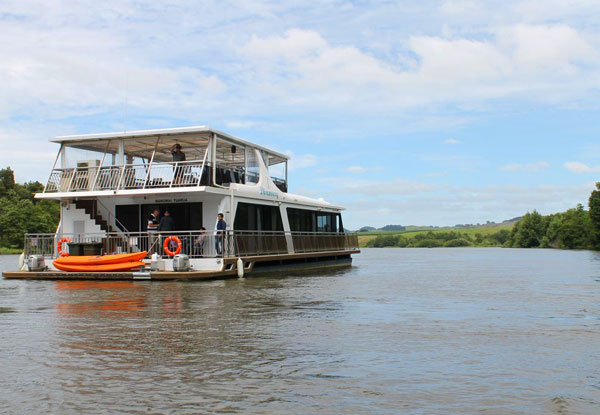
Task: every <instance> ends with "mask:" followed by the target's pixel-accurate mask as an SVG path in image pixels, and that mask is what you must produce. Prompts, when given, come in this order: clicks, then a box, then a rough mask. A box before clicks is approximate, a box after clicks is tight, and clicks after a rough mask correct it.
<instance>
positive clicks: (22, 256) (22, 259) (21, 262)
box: [19, 252, 26, 271]
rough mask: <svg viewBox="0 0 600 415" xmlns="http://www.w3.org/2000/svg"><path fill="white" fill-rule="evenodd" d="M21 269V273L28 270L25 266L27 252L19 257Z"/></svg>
mask: <svg viewBox="0 0 600 415" xmlns="http://www.w3.org/2000/svg"><path fill="white" fill-rule="evenodd" d="M19 269H20V270H21V271H25V269H26V265H25V252H21V255H19Z"/></svg>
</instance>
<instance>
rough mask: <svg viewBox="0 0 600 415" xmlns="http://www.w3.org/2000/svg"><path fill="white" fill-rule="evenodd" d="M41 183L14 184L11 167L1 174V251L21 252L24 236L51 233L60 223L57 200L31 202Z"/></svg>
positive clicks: (40, 190)
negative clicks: (16, 250)
mask: <svg viewBox="0 0 600 415" xmlns="http://www.w3.org/2000/svg"><path fill="white" fill-rule="evenodd" d="M43 190H44V185H43V184H42V183H40V182H37V181H36V182H27V183H24V184H19V183H15V174H14V171H13V170H11V168H10V167H7V168H5V169H1V170H0V251H2V252H10V251H11V250H13V249H19V250H20V249H23V242H24V235H25V233H53V232H55V231H56V227H57V226H58V221H59V220H60V205H59V203H58V201H56V200H48V199H34V197H33V196H34V194H35V193H39V192H42V191H43Z"/></svg>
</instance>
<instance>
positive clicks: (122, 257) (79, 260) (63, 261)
mask: <svg viewBox="0 0 600 415" xmlns="http://www.w3.org/2000/svg"><path fill="white" fill-rule="evenodd" d="M146 253H147V252H146V251H142V252H134V253H132V254H116V255H96V256H87V255H84V256H65V257H60V258H57V259H55V260H54V262H53V264H54V266H56V268H58V266H57V264H59V265H67V266H73V265H85V266H90V265H108V264H117V263H122V262H132V261H140V260H141V259H144V258H145V257H146Z"/></svg>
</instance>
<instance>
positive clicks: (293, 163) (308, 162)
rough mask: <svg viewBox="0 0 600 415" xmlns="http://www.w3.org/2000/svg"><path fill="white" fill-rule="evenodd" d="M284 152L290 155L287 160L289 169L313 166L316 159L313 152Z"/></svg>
mask: <svg viewBox="0 0 600 415" xmlns="http://www.w3.org/2000/svg"><path fill="white" fill-rule="evenodd" d="M286 154H287V155H289V156H290V161H289V162H288V166H289V169H290V170H296V169H305V168H307V167H312V166H315V165H316V164H317V161H318V159H317V156H315V155H314V154H299V155H297V156H295V155H293V153H292V152H291V151H287V152H286Z"/></svg>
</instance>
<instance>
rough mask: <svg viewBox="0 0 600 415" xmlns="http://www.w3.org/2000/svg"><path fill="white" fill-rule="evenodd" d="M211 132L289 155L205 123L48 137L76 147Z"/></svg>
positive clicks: (238, 143)
mask: <svg viewBox="0 0 600 415" xmlns="http://www.w3.org/2000/svg"><path fill="white" fill-rule="evenodd" d="M211 134H215V135H216V136H217V137H218V138H221V139H224V140H226V141H229V142H231V143H232V144H237V145H239V146H244V147H246V146H248V147H254V148H257V149H259V150H262V151H264V152H266V153H268V154H269V155H272V156H275V157H277V158H280V159H282V160H289V156H287V155H285V154H282V153H279V152H277V151H274V150H271V149H268V148H266V147H263V146H260V145H258V144H254V143H251V142H249V141H246V140H243V139H241V138H238V137H234V136H232V135H230V134H227V133H224V132H222V131H219V130H215V129H213V128H210V127H208V126H206V125H198V126H192V127H178V128H162V129H155V130H136V131H123V132H112V133H100V134H80V135H65V136H58V137H55V138H52V139H50V141H51V142H53V143H58V144H65V145H67V146H73V147H78V144H79V145H83V146H85V143H86V141H88V142H91V141H102V140H115V139H123V140H128V139H131V140H143V139H145V138H147V139H149V140H156V138H157V137H163V136H165V137H167V136H170V137H172V138H177V137H185V136H189V135H204V136H206V137H208V136H209V135H211Z"/></svg>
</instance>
